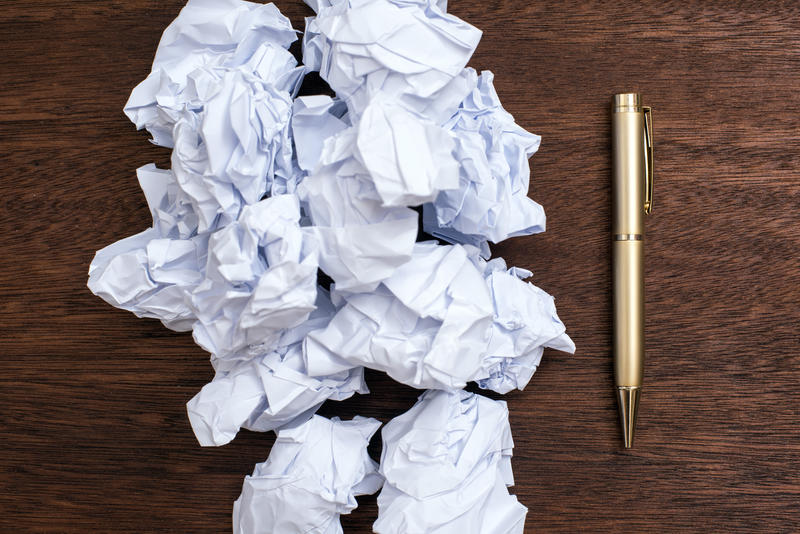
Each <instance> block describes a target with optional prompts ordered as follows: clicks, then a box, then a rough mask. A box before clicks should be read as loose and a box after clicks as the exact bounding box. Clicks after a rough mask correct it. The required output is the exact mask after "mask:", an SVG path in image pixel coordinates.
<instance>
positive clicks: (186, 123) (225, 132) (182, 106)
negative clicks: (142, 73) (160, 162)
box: [125, 0, 305, 232]
mask: <svg viewBox="0 0 800 534" xmlns="http://www.w3.org/2000/svg"><path fill="white" fill-rule="evenodd" d="M295 39H296V34H295V32H294V30H293V29H292V27H291V24H290V23H289V19H287V18H286V17H284V16H283V15H281V14H280V12H279V11H278V9H277V8H276V7H275V6H274V5H273V4H267V5H263V4H256V3H252V2H243V1H240V0H224V1H221V2H216V1H211V0H190V1H189V2H188V3H187V5H186V7H184V8H183V10H182V11H181V14H180V15H179V16H178V18H177V19H175V21H173V23H172V24H170V26H169V27H168V28H167V29H166V31H165V32H164V35H163V37H162V39H161V42H160V43H159V46H158V50H157V52H156V58H155V60H154V62H153V70H152V72H151V73H150V75H149V76H148V77H147V79H145V80H144V81H143V82H142V83H141V84H139V85H138V86H137V87H136V88H135V89H134V90H133V93H132V94H131V97H130V99H129V100H128V103H127V104H126V106H125V112H126V114H127V115H128V116H129V117H130V118H131V120H132V121H133V122H134V123H136V126H137V127H138V128H147V130H148V131H149V132H150V133H151V134H152V135H153V142H154V143H156V144H159V145H163V146H167V147H174V150H173V153H172V169H173V172H174V173H175V175H176V177H177V179H178V185H179V187H180V190H181V192H182V194H183V196H184V197H185V199H186V201H187V202H189V203H191V205H192V206H193V207H194V210H195V212H196V213H197V216H198V218H199V231H200V232H206V231H213V230H214V229H216V228H218V227H221V226H225V225H227V224H229V223H231V222H233V221H235V220H236V219H237V217H238V215H239V212H240V210H241V209H242V207H243V206H245V205H248V204H254V203H256V202H258V201H259V200H261V198H262V197H263V196H264V194H265V193H267V192H272V193H274V194H280V193H287V192H288V193H291V192H292V191H294V188H295V186H296V181H297V179H298V177H299V173H300V171H299V169H298V168H297V167H296V164H295V162H294V161H293V158H292V146H291V136H290V131H289V130H290V128H289V122H290V120H291V111H292V96H293V95H294V94H296V92H297V89H298V88H299V84H300V82H301V81H302V78H303V75H304V73H305V69H304V68H303V67H298V66H297V61H296V60H295V59H294V57H293V56H292V55H291V54H290V53H289V52H288V50H286V49H287V48H288V47H289V45H290V44H291V43H292V42H293V41H294V40H295Z"/></svg>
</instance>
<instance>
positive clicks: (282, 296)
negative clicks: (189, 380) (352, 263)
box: [192, 195, 319, 358]
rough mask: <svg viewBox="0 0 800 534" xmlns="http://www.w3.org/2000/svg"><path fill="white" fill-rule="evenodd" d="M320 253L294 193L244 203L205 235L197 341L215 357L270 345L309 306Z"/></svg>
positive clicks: (195, 300)
mask: <svg viewBox="0 0 800 534" xmlns="http://www.w3.org/2000/svg"><path fill="white" fill-rule="evenodd" d="M318 256H319V245H318V243H317V242H316V240H315V239H314V237H313V236H310V235H308V234H306V233H304V232H303V231H302V230H301V228H300V204H299V201H298V199H297V197H296V196H294V195H279V196H275V197H271V198H267V199H265V200H262V201H261V202H258V203H257V204H253V205H251V206H247V207H245V209H244V210H243V211H242V215H241V217H240V218H239V220H238V221H236V222H235V223H231V224H230V225H228V226H226V227H225V228H223V229H221V230H219V231H217V232H215V233H214V234H212V235H211V238H210V239H209V243H208V263H207V265H206V269H205V278H204V279H203V281H202V282H200V284H198V286H197V287H196V288H195V290H194V292H193V293H192V307H193V308H194V310H195V314H196V316H197V322H195V324H194V328H193V336H194V340H195V341H196V342H197V344H198V345H200V346H201V347H203V348H204V349H206V350H207V351H209V352H211V353H213V354H214V356H215V357H217V358H225V357H227V356H229V355H232V354H234V353H235V352H236V351H238V350H240V349H243V348H245V347H247V346H249V345H258V344H262V345H266V346H267V347H269V346H272V345H274V344H275V343H276V342H277V341H278V340H279V339H280V336H281V335H282V334H283V332H284V331H285V330H286V329H287V328H293V327H295V326H299V325H300V324H302V323H303V322H304V321H305V320H306V319H308V316H309V314H310V313H311V312H312V311H313V310H314V307H315V306H314V302H315V301H316V299H317V266H318Z"/></svg>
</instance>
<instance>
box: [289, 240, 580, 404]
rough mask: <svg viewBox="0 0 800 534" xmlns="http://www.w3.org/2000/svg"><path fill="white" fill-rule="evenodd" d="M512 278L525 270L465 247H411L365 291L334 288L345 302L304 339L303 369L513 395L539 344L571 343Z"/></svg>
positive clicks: (546, 308) (548, 307)
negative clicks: (470, 385)
mask: <svg viewBox="0 0 800 534" xmlns="http://www.w3.org/2000/svg"><path fill="white" fill-rule="evenodd" d="M518 275H523V276H529V275H530V273H529V272H527V271H523V270H516V269H512V270H510V271H506V270H505V263H503V262H502V261H497V260H495V261H493V262H490V263H488V264H487V263H486V262H484V261H482V260H481V259H480V258H479V257H478V251H477V249H475V248H472V247H462V246H460V245H453V246H450V245H448V246H441V245H437V244H436V243H435V242H430V241H429V242H424V243H417V244H416V245H415V247H414V253H413V256H412V259H411V260H410V261H409V262H407V263H405V264H404V265H402V266H400V267H398V268H397V269H396V270H395V272H394V274H392V275H391V276H390V277H389V278H387V279H386V280H384V281H383V283H382V284H381V285H380V286H379V287H378V288H377V290H375V291H374V292H370V293H357V294H339V293H338V291H335V292H334V295H335V298H341V299H343V300H344V302H346V304H345V305H344V306H343V307H342V308H341V309H340V310H339V311H338V312H337V314H336V316H335V317H334V318H333V319H332V320H331V322H330V324H329V325H328V326H327V327H326V328H324V329H320V330H316V331H312V332H311V333H310V334H309V335H308V337H307V338H306V341H305V346H304V352H305V357H306V362H307V369H308V372H309V373H310V374H312V375H321V376H322V375H328V374H331V373H334V372H341V371H342V370H344V369H347V368H349V367H352V366H362V365H363V366H365V367H369V368H372V369H378V370H381V371H385V372H386V373H387V374H388V375H389V376H391V377H392V378H394V379H395V380H397V381H398V382H402V383H404V384H408V385H410V386H413V387H416V388H421V389H457V388H462V387H464V386H465V385H466V384H467V382H470V381H478V383H479V385H481V386H482V387H486V388H489V389H495V390H497V391H500V392H503V393H505V392H507V391H509V390H510V389H512V388H514V387H517V388H519V389H522V388H523V387H525V385H526V384H527V383H528V381H529V380H530V378H531V375H533V372H534V371H535V370H536V366H538V364H539V360H540V358H541V354H542V351H543V348H544V347H553V348H557V349H561V350H568V351H572V350H574V345H572V341H571V340H570V339H569V337H567V335H566V334H565V328H564V325H563V324H562V323H561V321H560V320H559V319H558V316H557V315H556V311H555V306H554V304H553V299H552V297H550V296H549V295H547V294H546V293H545V292H544V291H542V290H541V289H539V288H536V287H535V286H533V285H531V284H526V283H525V282H522V281H521V280H520V279H519V278H518Z"/></svg>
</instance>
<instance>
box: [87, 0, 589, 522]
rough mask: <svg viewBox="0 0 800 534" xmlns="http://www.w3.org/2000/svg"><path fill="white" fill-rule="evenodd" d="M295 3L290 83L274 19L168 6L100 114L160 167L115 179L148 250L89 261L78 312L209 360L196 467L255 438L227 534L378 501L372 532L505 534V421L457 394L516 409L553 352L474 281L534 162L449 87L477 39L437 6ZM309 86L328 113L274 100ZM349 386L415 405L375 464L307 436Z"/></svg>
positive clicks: (521, 221) (492, 100) (501, 115)
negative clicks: (143, 211) (148, 146)
mask: <svg viewBox="0 0 800 534" xmlns="http://www.w3.org/2000/svg"><path fill="white" fill-rule="evenodd" d="M306 2H307V3H308V4H309V5H310V6H311V7H312V8H313V9H314V11H315V12H316V16H315V17H309V18H308V19H306V29H305V32H304V34H303V63H304V64H303V65H298V63H297V61H296V59H295V58H294V56H293V55H292V54H291V53H290V52H289V51H288V47H289V46H290V44H291V43H292V42H293V41H295V40H296V32H295V30H294V29H292V27H291V24H290V22H289V20H288V19H287V18H286V17H284V16H283V15H282V14H281V13H280V12H279V10H278V9H277V8H276V7H275V6H274V5H273V4H266V5H264V4H257V3H252V2H246V1H242V0H189V2H188V4H187V5H186V7H185V8H184V9H183V10H182V11H181V13H180V15H179V16H178V18H176V19H175V21H174V22H173V23H172V24H170V26H169V27H168V28H167V29H166V31H165V32H164V35H163V37H162V39H161V42H160V44H159V46H158V50H157V52H156V56H155V60H154V62H153V69H152V72H151V73H150V75H149V76H148V77H147V78H146V79H145V80H144V81H143V82H142V83H140V84H139V85H138V86H137V87H136V88H135V89H134V90H133V93H132V94H131V97H130V100H129V101H128V103H127V105H126V107H125V113H126V114H127V115H128V117H130V119H131V120H132V121H133V122H134V123H135V124H136V126H137V128H146V129H147V130H148V131H149V132H150V134H151V135H152V137H153V139H152V141H153V143H155V144H157V145H160V146H164V147H169V148H171V149H172V168H171V169H168V170H165V169H158V168H156V167H155V165H147V166H144V167H142V168H140V169H139V170H138V177H139V183H140V185H141V187H142V190H143V191H144V194H145V197H146V199H147V203H148V205H149V207H150V211H151V213H152V217H153V224H152V227H151V228H148V229H147V230H145V231H143V232H141V233H139V234H136V235H134V236H131V237H129V238H126V239H123V240H121V241H119V242H117V243H114V244H113V245H110V246H108V247H106V248H104V249H102V250H100V251H99V252H98V253H97V255H96V256H95V258H94V260H93V261H92V264H91V267H90V269H89V284H88V285H89V288H90V289H91V290H92V292H94V293H95V294H96V295H98V296H99V297H101V298H102V299H104V300H105V301H107V302H108V303H110V304H112V305H113V306H116V307H118V308H122V309H125V310H129V311H131V312H133V313H135V314H136V315H137V316H139V317H149V318H156V319H159V320H161V321H162V323H163V324H164V325H165V326H166V327H168V328H171V329H173V330H177V331H190V330H191V332H192V336H193V337H194V340H195V341H196V342H197V344H198V345H200V346H201V347H202V348H203V349H205V350H207V351H208V352H209V353H211V363H212V365H213V366H214V369H215V371H216V376H215V377H214V379H213V380H212V381H211V382H210V383H209V384H207V385H206V386H205V387H203V389H202V390H201V391H200V392H199V393H197V395H196V396H195V397H194V398H193V399H192V400H191V401H190V402H189V403H188V413H189V420H190V422H191V425H192V428H193V429H194V432H195V434H196V436H197V439H198V440H199V442H200V443H201V444H202V445H224V444H225V443H228V442H230V441H231V440H232V439H233V438H234V437H235V436H236V434H237V432H238V431H239V429H240V428H246V429H250V430H255V431H268V430H275V431H276V433H277V440H276V442H275V445H274V446H273V448H272V451H271V453H270V455H269V458H268V460H267V461H266V462H265V463H263V464H259V465H257V466H256V468H255V471H254V472H253V475H252V476H248V477H247V478H246V479H245V482H244V486H243V489H242V494H241V496H240V497H239V499H238V500H237V501H236V503H235V504H234V511H233V521H234V531H235V532H242V533H256V532H259V533H261V532H264V533H278V534H283V533H295V532H296V533H325V534H331V533H339V532H342V527H341V524H340V522H339V516H340V514H346V513H350V511H352V510H353V509H354V508H355V507H356V505H357V502H356V500H355V496H356V495H362V494H372V493H375V492H376V491H378V490H380V495H379V497H378V505H379V516H378V518H377V521H376V522H375V524H374V530H375V532H378V533H384V534H388V533H423V532H425V533H458V534H471V533H474V534H488V533H520V532H522V531H523V528H524V521H525V514H526V512H527V509H526V508H525V507H524V506H523V505H521V504H520V503H519V502H518V501H517V499H516V497H514V496H513V495H510V494H509V492H508V489H507V488H508V486H511V485H513V477H512V473H511V463H510V458H511V454H512V448H513V442H512V439H511V432H510V427H509V423H508V409H507V407H506V403H505V402H502V401H495V400H491V399H489V398H487V397H483V396H480V395H476V394H474V393H468V392H465V391H464V390H463V389H462V388H464V387H465V386H466V385H467V384H468V383H469V382H475V383H477V385H478V386H479V387H480V388H483V389H489V390H493V391H495V392H498V393H506V392H508V391H511V390H513V389H522V388H524V387H525V385H526V384H527V383H528V381H529V380H530V379H531V376H532V375H533V373H534V371H535V370H536V367H537V366H538V364H539V361H540V359H541V357H542V352H543V350H544V348H545V347H550V348H554V349H558V350H563V351H568V352H572V351H574V345H573V343H572V341H571V340H570V339H569V337H568V336H567V335H566V333H565V328H564V325H563V324H562V323H561V321H560V320H559V318H558V316H557V315H556V309H555V305H554V303H553V298H552V297H551V296H550V295H548V294H547V293H545V292H544V291H542V290H541V289H539V288H537V287H536V286H534V285H532V284H530V283H527V282H525V281H524V280H525V279H526V278H528V277H530V276H531V273H530V272H529V271H527V270H525V269H521V268H517V267H511V268H508V266H507V265H506V264H505V262H504V261H503V259H502V258H495V259H489V258H490V250H489V244H488V243H489V242H492V243H498V242H500V241H503V240H504V239H507V238H509V237H514V236H521V235H528V234H532V233H536V232H541V231H543V230H544V227H545V216H544V212H543V210H542V208H541V206H539V205H538V204H537V203H535V202H534V201H532V200H531V199H529V198H528V196H527V193H528V186H529V174H530V169H529V166H528V158H529V157H530V156H531V155H532V154H533V153H534V152H535V151H536V150H537V148H538V146H539V141H540V139H539V137H538V136H536V135H533V134H531V133H529V132H527V131H525V130H524V129H522V128H521V127H519V126H518V125H517V124H516V123H515V122H514V119H513V117H512V116H511V115H510V114H509V113H507V112H506V111H505V110H504V109H503V108H502V106H501V105H500V101H499V99H498V96H497V93H496V92H495V90H494V86H493V83H492V82H493V75H492V73H491V72H488V71H486V72H483V73H481V74H480V75H479V74H478V73H477V72H475V70H473V69H471V68H468V67H466V64H467V62H468V60H469V58H470V57H471V55H472V53H473V51H474V50H475V47H476V46H477V45H478V41H479V40H480V37H481V32H480V30H478V29H477V28H475V27H473V26H471V25H469V24H467V23H466V22H464V21H462V20H460V19H458V18H456V17H454V16H452V15H449V14H447V12H446V1H445V0H306ZM311 71H318V72H319V74H320V76H321V77H322V79H324V80H325V81H326V82H327V83H328V84H329V85H330V87H331V89H332V90H333V91H334V92H335V94H336V96H335V97H334V98H331V97H329V96H326V95H316V96H303V97H298V96H297V94H298V91H299V88H300V85H301V83H302V81H303V78H304V76H305V74H306V73H308V72H311ZM415 208H416V209H415ZM420 224H422V226H423V228H422V229H423V230H424V232H426V233H427V234H429V235H432V236H435V237H436V238H438V239H439V240H441V241H440V242H437V241H435V240H428V241H422V242H418V241H417V238H418V235H419V233H420V232H419V230H420V228H419V225H420ZM320 271H322V272H324V273H325V274H326V275H327V276H328V277H330V279H331V280H332V281H333V283H332V284H330V288H329V289H326V288H324V287H322V286H321V285H320V283H321V278H320V277H319V276H318V275H319V272H320ZM365 367H369V368H372V369H378V370H381V371H384V372H386V373H387V374H388V375H389V376H391V377H392V378H394V379H395V380H397V381H398V382H402V383H403V384H408V385H410V386H413V387H416V388H419V389H423V390H428V391H426V392H424V393H423V394H422V395H421V396H420V398H419V401H418V402H417V404H416V405H414V406H413V407H412V408H411V409H410V410H409V411H408V412H406V413H405V414H403V415H401V416H399V417H397V418H395V419H393V420H392V421H390V422H389V423H388V424H387V425H386V426H385V427H384V428H383V430H382V438H383V454H382V458H381V462H380V464H377V463H376V462H375V461H373V460H372V459H371V458H370V457H369V455H368V454H367V445H368V443H369V441H370V438H371V437H372V435H373V434H374V433H375V432H376V431H377V430H378V428H379V427H380V423H379V422H378V421H376V420H375V419H369V418H362V417H357V418H356V419H354V420H352V421H340V420H338V419H336V418H334V419H333V420H329V419H326V418H324V417H321V416H318V415H315V412H316V411H317V409H318V408H319V407H320V406H321V405H322V403H324V402H325V401H326V400H328V399H332V400H342V399H346V398H348V397H351V396H352V395H353V394H354V393H356V392H358V393H361V394H366V393H368V390H367V386H366V384H365V382H364V368H365Z"/></svg>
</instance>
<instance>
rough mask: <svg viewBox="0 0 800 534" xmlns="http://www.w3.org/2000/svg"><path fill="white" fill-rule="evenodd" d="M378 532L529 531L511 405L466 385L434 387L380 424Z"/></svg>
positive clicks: (476, 533)
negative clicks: (517, 486)
mask: <svg viewBox="0 0 800 534" xmlns="http://www.w3.org/2000/svg"><path fill="white" fill-rule="evenodd" d="M381 435H382V437H383V453H382V454H381V464H380V472H381V474H382V475H383V476H384V477H385V478H386V482H385V484H384V486H383V490H382V491H381V493H380V495H379V496H378V509H379V512H378V520H377V521H375V524H374V525H373V531H374V532H377V533H378V534H407V533H411V532H425V533H426V534H522V532H523V529H524V525H525V515H526V514H527V512H528V510H527V508H526V507H525V506H523V505H522V504H520V503H519V502H518V501H517V498H516V497H515V496H513V495H510V494H509V493H508V488H507V487H508V486H513V485H514V477H513V475H512V473H511V455H512V449H513V448H514V442H513V440H512V439H511V428H510V426H509V424H508V408H507V406H506V403H505V402H504V401H495V400H491V399H488V398H486V397H482V396H480V395H476V394H474V393H468V392H466V391H463V390H461V391H452V392H447V391H428V392H426V393H424V394H423V395H422V396H420V398H419V400H418V401H417V403H416V404H415V405H414V407H413V408H411V409H410V410H409V411H407V412H406V413H404V414H402V415H400V416H398V417H395V418H394V419H392V420H391V421H390V422H389V423H387V424H386V426H384V427H383V430H382V431H381Z"/></svg>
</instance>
